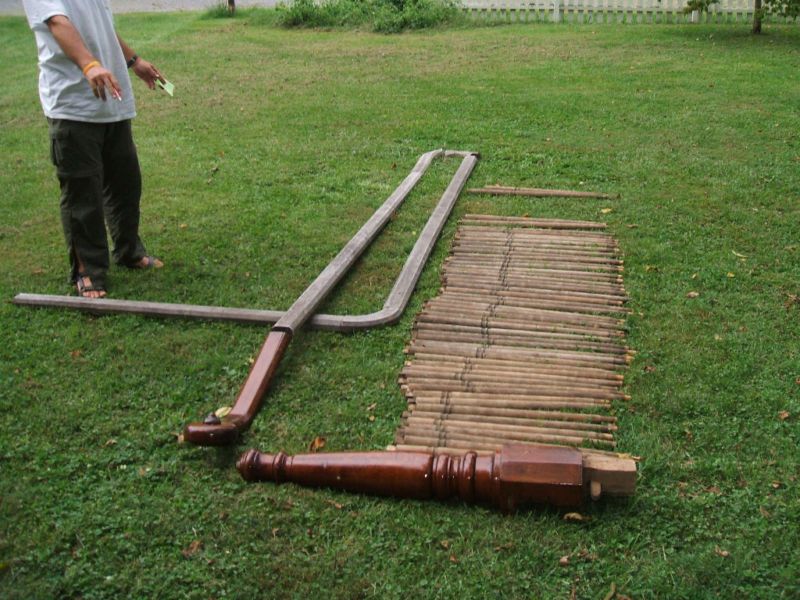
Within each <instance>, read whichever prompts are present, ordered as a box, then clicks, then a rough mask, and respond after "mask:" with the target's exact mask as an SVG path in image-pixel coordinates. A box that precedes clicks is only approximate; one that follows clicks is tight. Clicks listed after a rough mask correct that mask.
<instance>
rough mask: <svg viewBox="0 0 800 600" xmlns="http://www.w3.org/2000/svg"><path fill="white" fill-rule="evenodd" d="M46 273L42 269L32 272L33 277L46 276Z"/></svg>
mask: <svg viewBox="0 0 800 600" xmlns="http://www.w3.org/2000/svg"><path fill="white" fill-rule="evenodd" d="M44 273H45V271H44V269H42V268H41V267H39V268H36V269H34V270H33V271H31V274H32V275H44Z"/></svg>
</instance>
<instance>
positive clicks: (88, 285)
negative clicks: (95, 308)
mask: <svg viewBox="0 0 800 600" xmlns="http://www.w3.org/2000/svg"><path fill="white" fill-rule="evenodd" d="M75 287H76V289H77V290H78V296H80V297H81V298H105V296H106V291H105V290H104V289H103V288H102V287H99V286H95V285H94V284H93V283H92V280H91V279H90V278H89V277H88V276H87V275H81V276H79V277H78V279H76V280H75Z"/></svg>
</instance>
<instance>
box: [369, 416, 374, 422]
mask: <svg viewBox="0 0 800 600" xmlns="http://www.w3.org/2000/svg"><path fill="white" fill-rule="evenodd" d="M368 419H369V422H370V423H372V422H373V421H375V415H370V416H369V417H368Z"/></svg>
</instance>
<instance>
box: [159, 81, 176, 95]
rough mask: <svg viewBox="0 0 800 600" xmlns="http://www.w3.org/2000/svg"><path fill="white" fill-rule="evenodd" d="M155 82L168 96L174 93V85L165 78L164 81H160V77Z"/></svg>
mask: <svg viewBox="0 0 800 600" xmlns="http://www.w3.org/2000/svg"><path fill="white" fill-rule="evenodd" d="M156 84H158V87H160V88H161V89H162V90H164V91H165V92H167V93H168V94H169V95H170V96H174V95H175V86H174V85H172V83H170V82H169V81H167V80H166V79H165V80H164V81H161V80H160V79H156Z"/></svg>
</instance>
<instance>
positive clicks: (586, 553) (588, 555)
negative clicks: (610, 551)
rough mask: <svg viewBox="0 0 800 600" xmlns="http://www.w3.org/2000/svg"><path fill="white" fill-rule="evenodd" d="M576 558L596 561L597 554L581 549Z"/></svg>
mask: <svg viewBox="0 0 800 600" xmlns="http://www.w3.org/2000/svg"><path fill="white" fill-rule="evenodd" d="M578 556H580V557H581V558H582V559H583V560H589V561H593V560H597V554H595V553H594V552H589V551H588V550H587V549H586V548H583V549H582V550H581V551H580V552H578Z"/></svg>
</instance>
